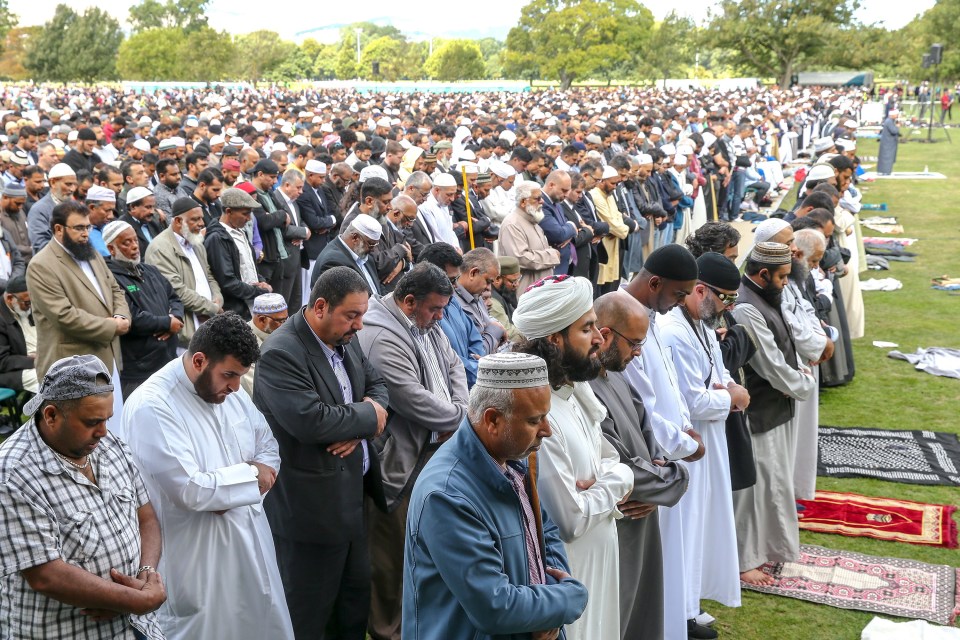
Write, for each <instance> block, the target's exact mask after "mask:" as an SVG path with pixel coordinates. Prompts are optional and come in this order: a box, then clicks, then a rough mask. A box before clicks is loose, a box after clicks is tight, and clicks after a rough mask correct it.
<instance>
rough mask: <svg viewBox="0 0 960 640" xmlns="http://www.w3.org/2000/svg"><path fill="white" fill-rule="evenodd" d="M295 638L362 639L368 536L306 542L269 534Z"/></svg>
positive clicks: (367, 599)
mask: <svg viewBox="0 0 960 640" xmlns="http://www.w3.org/2000/svg"><path fill="white" fill-rule="evenodd" d="M273 542H274V545H275V546H276V548H277V565H278V566H279V567H280V579H281V580H282V581H283V590H284V592H285V593H286V596H287V608H288V609H290V620H291V622H292V623H293V631H294V634H295V636H296V638H297V640H307V639H309V640H364V639H365V638H366V635H367V614H368V612H369V610H370V554H369V548H368V547H369V545H368V542H367V537H366V536H363V537H362V538H360V539H359V540H354V541H352V542H345V543H342V544H329V545H328V544H310V543H305V542H295V541H293V540H288V539H286V538H281V537H279V536H274V537H273Z"/></svg>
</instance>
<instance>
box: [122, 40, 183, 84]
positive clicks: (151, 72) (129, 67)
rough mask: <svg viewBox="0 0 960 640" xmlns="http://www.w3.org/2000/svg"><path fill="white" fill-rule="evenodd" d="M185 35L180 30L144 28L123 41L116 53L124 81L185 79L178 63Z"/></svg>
mask: <svg viewBox="0 0 960 640" xmlns="http://www.w3.org/2000/svg"><path fill="white" fill-rule="evenodd" d="M186 39H187V36H186V34H184V33H183V31H181V30H180V29H174V28H158V29H147V30H146V31H141V32H140V33H137V34H134V35H132V36H130V37H129V38H127V40H125V41H124V43H123V44H121V45H120V50H119V51H118V52H117V71H118V72H119V73H120V77H121V78H123V79H124V80H158V81H164V80H186V78H185V77H183V73H182V71H183V70H182V66H181V60H179V55H180V52H181V50H182V48H183V43H184V42H185V41H186Z"/></svg>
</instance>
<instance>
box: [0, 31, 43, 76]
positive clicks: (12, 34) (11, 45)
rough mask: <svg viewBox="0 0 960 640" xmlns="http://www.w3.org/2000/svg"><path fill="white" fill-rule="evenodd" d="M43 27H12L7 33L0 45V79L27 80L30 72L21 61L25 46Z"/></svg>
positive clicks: (24, 53) (25, 53) (25, 51)
mask: <svg viewBox="0 0 960 640" xmlns="http://www.w3.org/2000/svg"><path fill="white" fill-rule="evenodd" d="M42 30H43V27H14V28H13V29H10V31H9V32H8V33H7V41H6V43H5V44H4V45H3V47H0V50H2V52H3V53H2V55H0V79H3V80H13V81H18V80H27V79H28V78H29V77H30V72H29V71H27V70H26V68H25V67H24V66H23V63H24V61H25V59H26V56H27V47H28V45H29V42H30V39H31V38H36V37H37V35H39V34H40V31H42Z"/></svg>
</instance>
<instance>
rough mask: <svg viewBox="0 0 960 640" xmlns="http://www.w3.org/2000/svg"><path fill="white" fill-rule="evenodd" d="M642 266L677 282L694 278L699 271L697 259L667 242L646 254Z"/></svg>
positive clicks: (681, 248)
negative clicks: (645, 259)
mask: <svg viewBox="0 0 960 640" xmlns="http://www.w3.org/2000/svg"><path fill="white" fill-rule="evenodd" d="M643 268H644V269H646V270H647V271H648V272H650V273H652V274H653V275H655V276H660V277H661V278H664V279H665V280H676V281H678V282H688V281H690V280H696V279H697V274H698V273H699V269H698V268H697V259H696V258H694V257H693V254H692V253H690V251H688V250H687V249H686V248H684V247H681V246H680V245H678V244H668V245H665V246H663V247H660V248H659V249H657V250H655V251H654V252H653V253H651V254H650V255H649V256H647V261H646V262H644V263H643Z"/></svg>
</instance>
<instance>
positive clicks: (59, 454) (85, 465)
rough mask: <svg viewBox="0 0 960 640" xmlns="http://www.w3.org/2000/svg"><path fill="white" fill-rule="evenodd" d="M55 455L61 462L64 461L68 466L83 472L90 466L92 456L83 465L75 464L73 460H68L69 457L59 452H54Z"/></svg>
mask: <svg viewBox="0 0 960 640" xmlns="http://www.w3.org/2000/svg"><path fill="white" fill-rule="evenodd" d="M54 453H55V454H57V457H58V458H60V459H61V460H63V461H64V462H66V463H67V464H69V465H71V466H73V467H76V468H77V469H81V470H83V469H86V468H87V467H89V466H90V456H86V458H87V461H86V462H84V463H83V464H77V463H76V462H74V461H73V460H71V459H70V458H68V457H67V456H65V455H63V454H62V453H60V452H59V451H54Z"/></svg>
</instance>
